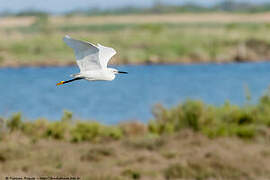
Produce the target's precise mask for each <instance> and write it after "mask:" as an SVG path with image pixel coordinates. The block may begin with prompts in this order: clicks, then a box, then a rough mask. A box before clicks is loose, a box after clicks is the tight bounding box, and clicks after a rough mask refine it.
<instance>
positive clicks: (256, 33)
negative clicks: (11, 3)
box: [0, 13, 270, 66]
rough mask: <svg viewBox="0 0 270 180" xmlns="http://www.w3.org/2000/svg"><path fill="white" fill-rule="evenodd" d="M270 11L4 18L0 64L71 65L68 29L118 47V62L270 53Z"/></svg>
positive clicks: (236, 58) (238, 58)
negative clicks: (66, 42) (66, 36)
mask: <svg viewBox="0 0 270 180" xmlns="http://www.w3.org/2000/svg"><path fill="white" fill-rule="evenodd" d="M268 17H269V14H267V13H265V14H233V15H232V14H226V13H212V14H211V13H210V14H209V13H208V14H207V13H206V14H201V15H200V16H198V15H196V14H164V15H153V14H149V15H144V16H142V15H128V16H121V15H119V16H89V17H86V16H71V17H69V16H67V17H54V16H47V15H41V16H36V17H7V18H2V19H1V21H2V26H1V28H0V34H1V36H0V65H1V66H20V65H70V64H74V63H75V61H74V60H73V54H72V51H71V50H70V49H69V48H68V47H66V46H65V45H64V43H63V42H62V37H63V36H64V35H65V34H69V35H70V36H74V37H76V38H79V39H83V40H88V41H91V42H93V43H102V44H104V45H107V46H111V47H114V48H115V49H116V50H117V51H118V52H119V53H118V54H117V56H116V57H115V58H114V60H113V63H114V64H145V63H165V64H168V63H198V62H202V63H204V62H216V63H224V62H231V61H240V62H241V61H258V60H266V59H270V54H269V49H270V45H269V42H270V39H269V37H268V36H265V34H267V33H268V32H269V30H270V24H269V23H270V21H269V20H268V19H269V18H268Z"/></svg>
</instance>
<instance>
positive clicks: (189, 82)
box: [0, 62, 270, 124]
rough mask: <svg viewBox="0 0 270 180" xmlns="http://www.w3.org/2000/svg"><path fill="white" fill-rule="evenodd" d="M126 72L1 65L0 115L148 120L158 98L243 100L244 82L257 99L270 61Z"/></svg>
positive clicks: (171, 102) (172, 102) (216, 101)
mask: <svg viewBox="0 0 270 180" xmlns="http://www.w3.org/2000/svg"><path fill="white" fill-rule="evenodd" d="M117 68H118V69H120V70H124V71H128V72H129V74H127V75H125V74H123V75H121V74H120V75H118V76H117V78H116V79H115V80H114V81H112V82H87V81H84V80H82V81H77V82H73V83H70V84H67V85H62V86H59V87H56V86H55V84H56V82H58V81H59V80H66V79H69V78H70V77H69V74H74V73H77V72H78V69H77V68H76V67H52V68H18V69H11V68H3V69H0V82H1V83H0V89H1V98H0V115H1V116H8V115H10V114H11V113H12V112H18V111H21V112H23V115H24V116H25V117H27V118H30V119H34V118H37V117H46V118H48V119H53V120H58V119H60V117H61V115H62V112H63V110H64V109H67V110H70V111H72V112H73V113H74V115H75V117H77V118H80V119H94V120H98V121H100V122H103V123H108V124H112V123H117V122H120V121H123V120H140V121H144V122H145V121H147V120H149V119H150V118H151V107H152V106H153V105H154V104H156V103H163V104H165V105H166V106H171V105H175V104H177V103H179V102H182V101H184V100H185V99H187V98H191V99H200V100H203V101H205V102H207V103H211V104H222V103H224V101H226V100H230V101H231V102H232V103H236V104H242V103H244V102H245V94H244V87H245V86H247V87H248V88H249V90H250V92H251V94H252V98H253V100H254V101H255V100H256V99H257V98H258V97H259V96H261V95H262V94H263V92H264V91H265V90H266V89H267V87H268V84H269V82H270V63H267V62H263V63H245V64H226V65H216V64H208V65H176V66H169V65H158V66H120V67H117Z"/></svg>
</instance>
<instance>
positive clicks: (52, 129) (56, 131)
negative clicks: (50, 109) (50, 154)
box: [46, 122, 68, 139]
mask: <svg viewBox="0 0 270 180" xmlns="http://www.w3.org/2000/svg"><path fill="white" fill-rule="evenodd" d="M67 128H68V127H67V124H66V123H63V122H52V123H50V124H49V125H48V128H47V130H46V136H47V137H52V138H53V139H64V138H65V134H66V130H67Z"/></svg>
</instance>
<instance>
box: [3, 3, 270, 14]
mask: <svg viewBox="0 0 270 180" xmlns="http://www.w3.org/2000/svg"><path fill="white" fill-rule="evenodd" d="M267 11H270V3H262V4H255V3H250V2H236V1H233V0H224V1H221V2H220V3H217V4H215V5H213V6H204V5H200V4H195V3H186V4H183V5H168V4H164V3H161V1H156V3H155V4H154V5H153V6H152V7H150V8H140V7H132V6H127V7H122V8H117V9H99V8H90V9H77V10H73V11H70V12H66V13H64V15H66V16H73V15H84V16H91V15H120V14H164V13H185V12H192V13H202V12H235V13H260V12H267ZM44 15H48V13H47V12H45V11H38V10H26V11H22V12H18V13H11V12H8V11H5V12H2V13H0V16H44Z"/></svg>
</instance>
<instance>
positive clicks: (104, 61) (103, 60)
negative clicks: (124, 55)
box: [97, 44, 116, 68]
mask: <svg viewBox="0 0 270 180" xmlns="http://www.w3.org/2000/svg"><path fill="white" fill-rule="evenodd" d="M97 47H98V49H99V59H100V64H101V67H102V68H107V65H108V62H109V61H110V59H111V58H112V57H113V56H114V55H115V54H116V51H115V50H114V49H113V48H110V47H105V46H102V45H101V44H98V46H97Z"/></svg>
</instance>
